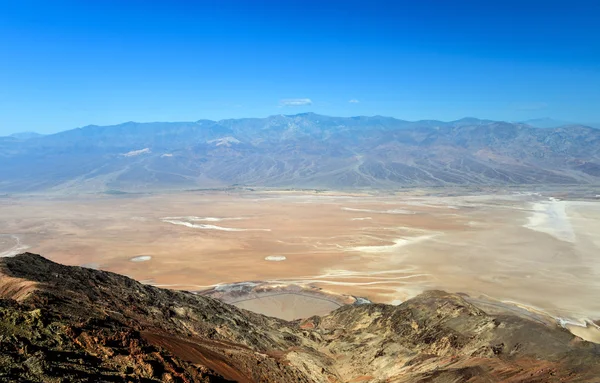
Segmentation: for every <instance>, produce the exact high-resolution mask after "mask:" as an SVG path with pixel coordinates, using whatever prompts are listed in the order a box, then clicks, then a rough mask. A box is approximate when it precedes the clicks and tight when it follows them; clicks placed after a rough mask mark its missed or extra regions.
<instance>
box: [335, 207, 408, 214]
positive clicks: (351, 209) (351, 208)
mask: <svg viewBox="0 0 600 383" xmlns="http://www.w3.org/2000/svg"><path fill="white" fill-rule="evenodd" d="M342 210H345V211H355V212H363V213H377V214H415V212H414V211H411V210H404V209H390V210H372V209H357V208H353V207H342Z"/></svg>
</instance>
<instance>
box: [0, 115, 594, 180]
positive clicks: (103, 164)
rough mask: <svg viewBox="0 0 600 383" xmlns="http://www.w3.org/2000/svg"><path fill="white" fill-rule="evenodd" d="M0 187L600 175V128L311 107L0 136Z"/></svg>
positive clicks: (576, 176)
mask: <svg viewBox="0 0 600 383" xmlns="http://www.w3.org/2000/svg"><path fill="white" fill-rule="evenodd" d="M0 158H1V159H2V164H3V166H1V167H0V190H4V191H38V190H49V189H59V190H62V189H75V190H86V191H102V190H106V189H120V190H146V189H151V190H152V189H181V188H196V187H199V188H202V187H217V186H228V185H232V184H245V185H249V186H275V187H332V188H355V187H398V186H411V185H418V186H421V185H423V186H425V185H446V184H540V183H553V184H576V183H599V182H600V130H598V129H594V128H590V127H586V126H581V125H576V126H566V127H559V128H551V129H539V128H534V127H531V126H529V125H526V124H521V123H507V122H497V121H490V120H478V119H474V118H465V119H461V120H457V121H452V122H442V121H417V122H410V121H404V120H397V119H394V118H390V117H382V116H374V117H350V118H344V117H329V116H321V115H316V114H313V113H305V114H298V115H293V116H283V115H278V116H271V117H267V118H248V119H235V120H221V121H210V120H199V121H196V122H165V123H162V122H157V123H135V122H128V123H124V124H120V125H115V126H107V127H100V126H87V127H84V128H78V129H73V130H69V131H65V132H61V133H57V134H53V135H48V136H42V137H33V138H30V139H27V140H15V139H9V138H3V139H2V138H0Z"/></svg>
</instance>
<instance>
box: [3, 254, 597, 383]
mask: <svg viewBox="0 0 600 383" xmlns="http://www.w3.org/2000/svg"><path fill="white" fill-rule="evenodd" d="M0 296H1V297H2V299H0V380H2V381H11V382H13V381H14V382H89V381H98V382H123V381H128V382H160V381H165V382H230V381H238V382H327V383H333V382H367V381H371V382H384V381H385V382H463V381H469V382H500V381H502V382H598V377H599V376H600V345H597V344H593V343H588V342H585V341H583V340H581V339H579V338H577V337H575V336H573V335H572V334H570V333H569V332H567V331H566V330H563V329H561V328H559V327H554V326H547V325H544V324H540V323H536V322H533V321H530V320H527V319H524V318H519V317H515V316H510V315H497V316H491V315H487V314H486V313H485V312H484V311H483V310H481V309H479V308H477V307H476V306H474V305H473V304H470V303H468V302H467V301H466V300H465V299H463V298H462V297H461V296H459V295H455V294H447V293H444V292H440V291H431V292H427V293H424V294H422V295H420V296H418V297H416V298H414V299H412V300H410V301H407V302H405V303H403V304H401V305H400V306H389V305H380V304H365V305H358V306H344V307H342V308H340V309H338V310H336V311H334V312H333V313H331V314H330V315H328V316H326V317H312V318H309V319H305V320H302V321H296V322H285V321H282V320H278V319H275V318H269V317H264V316H261V315H258V314H253V313H251V312H248V311H244V310H240V309H237V308H235V307H233V306H230V305H228V304H225V303H222V302H220V301H217V300H215V299H212V298H208V297H203V296H199V295H194V294H191V293H186V292H176V291H169V290H163V289H158V288H155V287H151V286H146V285H142V284H140V283H138V282H135V281H133V280H131V279H129V278H126V277H124V276H120V275H117V274H114V273H109V272H104V271H97V270H91V269H85V268H80V267H69V266H62V265H59V264H56V263H53V262H51V261H49V260H46V259H44V258H42V257H41V256H39V255H35V254H30V253H25V254H21V255H18V256H16V257H14V258H2V259H0Z"/></svg>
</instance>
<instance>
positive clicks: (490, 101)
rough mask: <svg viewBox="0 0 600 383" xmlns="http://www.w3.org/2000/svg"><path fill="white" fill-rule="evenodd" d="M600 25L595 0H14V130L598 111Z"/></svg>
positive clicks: (8, 37) (5, 29)
mask: <svg viewBox="0 0 600 383" xmlns="http://www.w3.org/2000/svg"><path fill="white" fill-rule="evenodd" d="M599 20H600V2H599V1H593V0H585V1H580V0H570V1H552V0H549V1H548V0H547V1H537V0H520V1H513V0H504V1H496V0H485V1H484V0H471V1H462V0H453V1H441V0H440V1H433V0H419V1H402V0H396V1H378V0H368V1H367V0H364V1H355V0H345V1H336V0H331V1H326V0H319V1H313V0H303V1H296V0H286V1H282V0H278V1H260V0H253V1H250V0H248V1H234V0H231V1H229V0H215V1H201V0H197V1H179V0H171V1H141V0H140V1H137V0H129V1H127V0H121V1H116V0H86V1H79V0H78V1H63V0H53V1H47V0H43V1H33V0H32V1H30V0H19V1H16V0H0V55H1V57H0V134H7V133H12V132H17V131H28V130H33V131H38V132H43V133H48V132H55V131H60V130H65V129H71V128H74V127H79V126H84V125H88V124H98V125H108V124H115V123H120V122H124V121H131V120H133V121H194V120H198V119H202V118H209V119H223V118H237V117H264V116H267V115H273V114H295V113H301V112H307V111H312V112H315V113H321V114H328V115H339V116H353V115H377V114H379V115H386V116H393V117H398V118H403V119H408V120H417V119H441V120H453V119H458V118H461V117H465V116H475V117H480V118H490V119H502V120H524V119H529V118H537V117H544V116H551V117H553V118H556V119H560V120H566V121H581V122H598V121H600V25H599ZM351 101H352V102H351Z"/></svg>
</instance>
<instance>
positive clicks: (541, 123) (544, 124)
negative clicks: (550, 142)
mask: <svg viewBox="0 0 600 383" xmlns="http://www.w3.org/2000/svg"><path fill="white" fill-rule="evenodd" d="M523 123H524V124H527V125H531V126H535V127H536V128H558V127H561V126H566V125H585V126H590V127H592V128H598V129H600V123H594V122H588V123H583V124H582V123H577V122H569V121H562V120H555V119H553V118H548V117H545V118H535V119H532V120H527V121H523Z"/></svg>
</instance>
